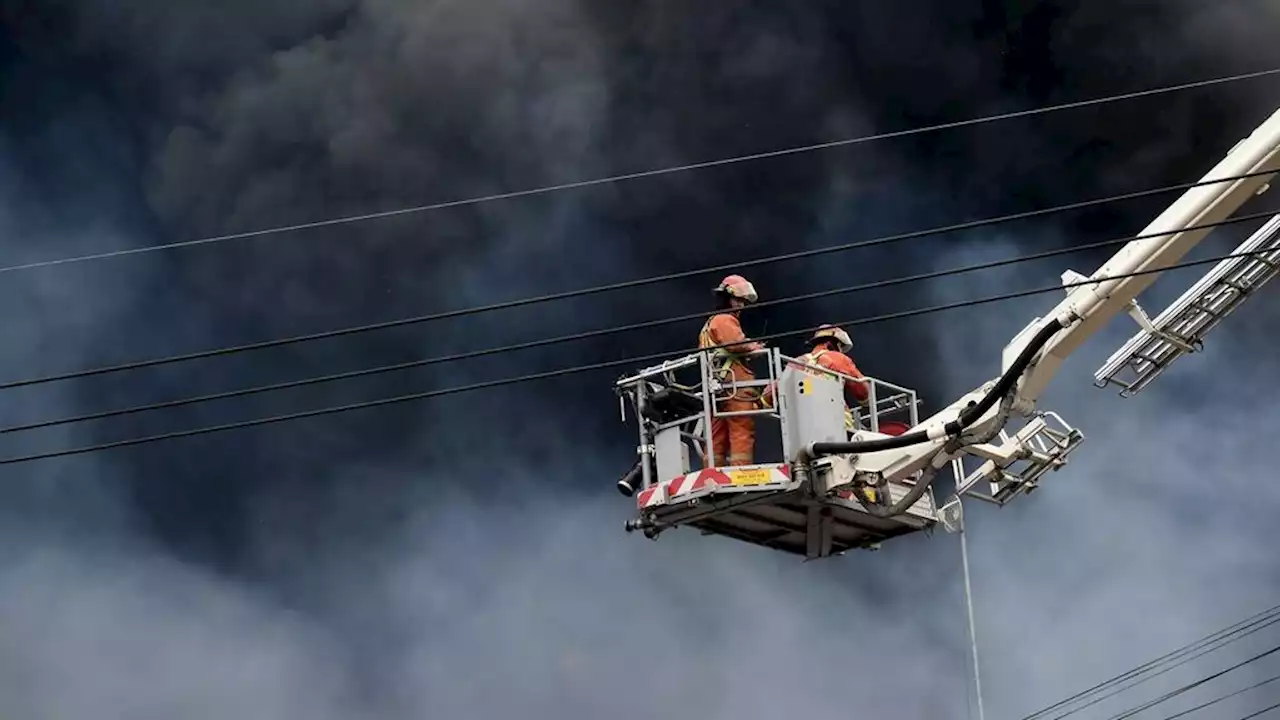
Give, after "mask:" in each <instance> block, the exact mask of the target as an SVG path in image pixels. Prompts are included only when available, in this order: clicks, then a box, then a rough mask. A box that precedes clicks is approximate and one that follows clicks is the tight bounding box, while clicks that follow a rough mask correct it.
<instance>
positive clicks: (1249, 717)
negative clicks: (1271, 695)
mask: <svg viewBox="0 0 1280 720" xmlns="http://www.w3.org/2000/svg"><path fill="white" fill-rule="evenodd" d="M1278 709H1280V702H1278V703H1275V704H1274V705H1268V706H1266V707H1264V708H1262V709H1261V710H1259V711H1257V712H1251V713H1249V714H1248V715H1245V716H1244V717H1242V718H1240V720H1253V719H1254V718H1256V717H1262V716H1263V715H1265V714H1266V713H1269V712H1271V711H1272V710H1278Z"/></svg>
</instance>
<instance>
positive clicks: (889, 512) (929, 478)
mask: <svg viewBox="0 0 1280 720" xmlns="http://www.w3.org/2000/svg"><path fill="white" fill-rule="evenodd" d="M937 476H938V468H936V467H934V466H932V465H930V466H929V467H928V468H926V469H925V471H924V473H923V474H921V475H920V479H919V480H917V481H916V484H915V487H913V488H911V490H909V491H908V492H907V494H906V495H904V496H902V499H901V500H899V501H898V502H896V503H894V504H893V505H891V506H889V507H883V506H880V505H876V504H875V503H874V502H873V501H871V499H870V498H868V497H867V496H866V493H865V492H863V488H857V489H856V490H855V491H854V492H856V493H857V494H858V499H859V500H860V501H861V505H862V510H863V512H865V513H867V514H868V515H872V516H875V517H878V518H891V517H896V516H898V515H901V514H902V513H904V512H906V511H907V510H908V509H909V508H911V507H912V506H914V505H915V504H916V502H918V501H919V500H920V498H921V497H922V496H923V495H924V494H925V491H927V490H928V489H929V486H930V485H932V484H933V479H934V478H935V477H937Z"/></svg>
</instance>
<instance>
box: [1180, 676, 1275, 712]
mask: <svg viewBox="0 0 1280 720" xmlns="http://www.w3.org/2000/svg"><path fill="white" fill-rule="evenodd" d="M1277 680H1280V675H1274V676H1272V677H1269V678H1267V679H1266V680H1263V681H1262V682H1256V683H1254V684H1252V685H1250V686H1249V687H1243V688H1240V689H1239V690H1236V691H1235V692H1230V693H1227V694H1226V695H1220V696H1218V697H1216V698H1214V699H1212V700H1210V701H1208V702H1204V703H1200V704H1199V705H1196V706H1195V707H1191V708H1187V709H1186V710H1183V711H1182V712H1179V713H1178V714H1176V715H1169V716H1168V717H1165V718H1162V720H1177V718H1180V717H1186V716H1187V715H1190V714H1191V713H1193V712H1196V711H1197V710H1203V709H1205V708H1207V707H1209V706H1211V705H1217V704H1218V703H1220V702H1222V701H1223V700H1230V699H1231V698H1233V697H1237V696H1239V695H1243V694H1244V693H1246V692H1249V691H1250V690H1256V689H1257V688H1260V687H1262V686H1263V685H1269V684H1271V683H1273V682H1275V681H1277ZM1277 707H1280V705H1278V706H1277Z"/></svg>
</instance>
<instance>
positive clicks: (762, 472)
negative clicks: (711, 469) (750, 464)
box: [725, 468, 770, 485]
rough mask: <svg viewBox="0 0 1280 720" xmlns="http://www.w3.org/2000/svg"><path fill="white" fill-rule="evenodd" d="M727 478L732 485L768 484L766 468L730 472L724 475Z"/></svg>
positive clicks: (768, 474) (768, 473)
mask: <svg viewBox="0 0 1280 720" xmlns="http://www.w3.org/2000/svg"><path fill="white" fill-rule="evenodd" d="M725 474H726V475H728V476H729V480H730V481H731V482H733V484H734V485H766V484H768V483H769V476H770V472H769V470H768V469H767V468H752V469H750V470H730V471H728V472H726V473H725Z"/></svg>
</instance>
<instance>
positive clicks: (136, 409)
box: [0, 210, 1278, 435]
mask: <svg viewBox="0 0 1280 720" xmlns="http://www.w3.org/2000/svg"><path fill="white" fill-rule="evenodd" d="M1277 212H1278V211H1275V210H1272V211H1267V212H1258V213H1251V214H1248V215H1241V216H1239V217H1233V218H1227V219H1226V220H1220V221H1217V222H1212V223H1205V224H1202V225H1188V226H1184V227H1183V228H1182V230H1183V231H1187V230H1202V229H1207V228H1215V227H1222V226H1224V225H1232V224H1236V223H1243V222H1248V221H1251V220H1259V219H1262V218H1266V217H1272V216H1274V215H1275V214H1276V213H1277ZM1168 234H1169V232H1168V231H1161V232H1152V233H1146V234H1143V235H1126V236H1124V237H1120V238H1113V239H1110V240H1102V241H1099V242H1095V243H1087V244H1085V245H1076V246H1072V247H1066V248H1058V249H1056V250H1046V251H1043V252H1039V253H1031V254H1028V255H1018V256H1015V257H1009V258H1003V259H1001V260H991V261H987V262H982V263H973V264H970V265H965V266H961V267H956V268H948V269H946V270H935V271H931V272H927V273H918V274H915V275H907V276H903V277H897V278H889V279H886V280H876V281H873V282H868V283H862V284H859V285H850V286H845V287H838V288H833V289H830V290H822V291H818V292H812V293H806V294H803V295H793V296H789V297H783V298H778V299H776V300H765V301H762V302H759V303H756V304H755V305H753V306H752V307H754V308H760V307H768V306H773V305H784V304H788V303H794V302H801V301H806V300H814V299H818V298H824V297H831V296H834V295H844V294H849V293H855V292H862V291H865V290H874V289H880V288H886V287H892V286H895V285H905V284H909V283H915V282H921V281H924V280H931V279H936V278H943V277H950V276H952V275H960V274H962V273H968V272H977V271H979V270H989V269H992V268H998V267H1003V266H1006V265H1013V264H1017V263H1023V262H1032V261H1035V260H1043V259H1045V258H1050V257H1056V256H1059V255H1066V254H1070V253H1074V252H1083V251H1087V250H1093V249H1097V248H1102V247H1107V246H1111V245H1119V244H1121V243H1126V242H1132V241H1134V240H1143V239H1146V238H1152V237H1162V236H1164V235H1168ZM717 312H719V311H717V310H710V311H701V312H696V313H688V314H685V315H676V316H673V317H666V318H659V319H656V320H646V321H644V322H638V323H632V324H629V325H618V326H613V327H607V328H601V329H599V330H588V331H586V332H580V333H573V334H570V335H560V336H556V337H550V338H543V339H539V340H531V341H529V342H523V343H516V344H513V345H503V346H500V347H490V348H485V349H482V350H472V351H468V352H463V353H455V354H452V355H439V356H436V357H431V358H423V359H420V360H410V361H407V362H402V363H395V364H392V365H382V366H378V367H372V368H363V369H360V370H351V371H348V372H342V373H334V374H330V375H319V376H314V377H309V378H302V379H300V380H290V381H287V382H281V383H273V384H269V385H258V386H255V387H248V388H241V389H238V390H227V391H224V392H218V393H210V394H207V395H199V396H194V397H187V398H179V399H176V400H167V401H164V402H158V403H151V404H147V405H135V406H133V407H127V408H119V409H115V410H104V411H101V412H96V413H89V414H85V415H76V416H71V417H64V418H58V419H54V420H41V421H38V422H31V423H26V424H22V425H12V426H9V427H3V428H0V435H3V434H8V433H14V432H24V431H27V430H37V429H40V428H46V427H53V426H57V425H67V424H70V423H78V422H87V421H90V420H102V419H105V418H110V417H119V416H122V415H133V414H136V413H142V412H151V411H154V410H165V409H169V408H175V407H182V406H185V405H195V404H198V403H204V402H212V401H215V400H226V399H230V398H235V397H245V396H248V395H257V394H261V393H266V392H275V391H278V390H288V389H292V388H298V387H305V386H308V385H318V384H322V383H329V382H337V381H340V380H350V379H353V378H357V377H368V376H371V375H380V374H383V373H388V372H396V371H399V370H408V369H411V368H417V367H425V366H428V365H436V364H439V363H446V362H455V361H459V360H470V359H473V358H479V357H484V356H487V355H496V354H506V353H510V352H517V351H520V350H529V349H532V348H538V347H546V346H549V345H557V344H560V343H566V342H574V341H578V340H588V339H591V338H597V337H602V336H605V335H614V334H617V333H622V332H629V331H632V330H642V329H646V328H652V327H659V326H662V325H670V324H673V323H677V322H683V321H686V320H701V319H704V318H707V317H710V316H712V315H715V314H716V313H717Z"/></svg>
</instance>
